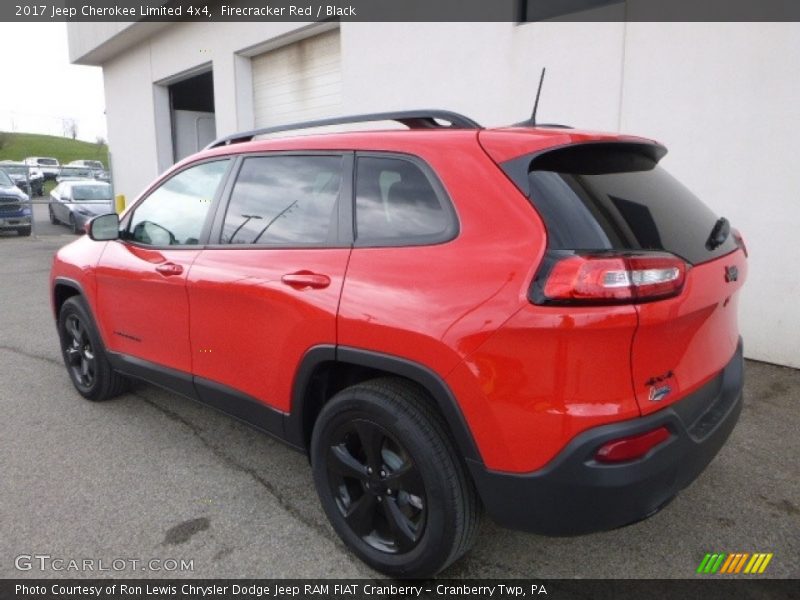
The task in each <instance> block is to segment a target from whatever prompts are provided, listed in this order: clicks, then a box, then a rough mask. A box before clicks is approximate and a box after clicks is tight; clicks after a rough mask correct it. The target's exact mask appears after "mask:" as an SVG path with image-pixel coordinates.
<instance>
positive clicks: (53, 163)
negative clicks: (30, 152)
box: [22, 156, 61, 181]
mask: <svg viewBox="0 0 800 600" xmlns="http://www.w3.org/2000/svg"><path fill="white" fill-rule="evenodd" d="M22 162H24V163H25V164H26V165H28V166H31V167H38V168H39V169H41V170H42V175H44V178H45V181H47V180H52V179H55V178H56V177H58V173H59V170H60V169H61V165H60V164H59V162H58V159H57V158H53V157H51V156H29V157H27V158H26V159H25V160H24V161H22Z"/></svg>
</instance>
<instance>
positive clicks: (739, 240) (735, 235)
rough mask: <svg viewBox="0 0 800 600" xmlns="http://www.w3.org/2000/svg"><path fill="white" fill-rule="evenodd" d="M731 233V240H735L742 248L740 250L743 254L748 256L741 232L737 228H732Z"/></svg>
mask: <svg viewBox="0 0 800 600" xmlns="http://www.w3.org/2000/svg"><path fill="white" fill-rule="evenodd" d="M731 235H733V241H734V242H736V245H737V246H739V248H741V249H742V252H744V255H745V256H748V254H747V246H746V245H745V243H744V238H743V237H742V234H741V233H740V232H739V230H738V229H734V230H733V231H732V232H731Z"/></svg>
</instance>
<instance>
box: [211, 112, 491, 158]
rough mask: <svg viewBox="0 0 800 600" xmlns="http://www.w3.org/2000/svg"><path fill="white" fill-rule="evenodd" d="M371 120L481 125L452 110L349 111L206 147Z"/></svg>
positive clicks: (416, 125)
mask: <svg viewBox="0 0 800 600" xmlns="http://www.w3.org/2000/svg"><path fill="white" fill-rule="evenodd" d="M371 121H397V122H398V123H402V124H403V125H405V126H406V127H408V128H409V129H480V128H481V126H480V125H478V124H477V123H476V122H475V121H473V120H472V119H470V118H469V117H465V116H464V115H460V114H458V113H455V112H450V111H449V110H406V111H400V112H384V113H371V114H364V115H350V116H345V117H333V118H331V119H318V120H316V121H303V122H300V123H291V124H289V125H277V126H275V127H265V128H263V129H253V130H251V131H242V132H239V133H233V134H231V135H226V136H225V137H221V138H219V139H217V140H214V141H213V142H211V143H210V144H209V145H208V146H206V147H205V149H206V150H208V149H210V148H217V147H219V146H227V145H228V144H238V143H240V142H249V141H250V140H252V139H253V138H254V137H255V136H257V135H265V134H268V133H278V132H281V131H292V130H295V129H311V128H313V127H327V126H329V125H344V124H347V123H369V122H371ZM439 121H446V122H447V123H449V125H442V124H441V123H439Z"/></svg>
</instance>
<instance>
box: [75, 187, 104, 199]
mask: <svg viewBox="0 0 800 600" xmlns="http://www.w3.org/2000/svg"><path fill="white" fill-rule="evenodd" d="M72 198H73V199H74V200H111V186H110V185H76V186H75V187H73V188H72Z"/></svg>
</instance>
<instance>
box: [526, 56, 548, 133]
mask: <svg viewBox="0 0 800 600" xmlns="http://www.w3.org/2000/svg"><path fill="white" fill-rule="evenodd" d="M546 70H547V69H546V67H542V74H541V76H540V77H539V89H538V90H536V102H534V104H533V112H532V113H531V121H530V122H531V127H536V111H537V110H538V108H539V96H540V95H541V94H542V83H544V72H545V71H546Z"/></svg>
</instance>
